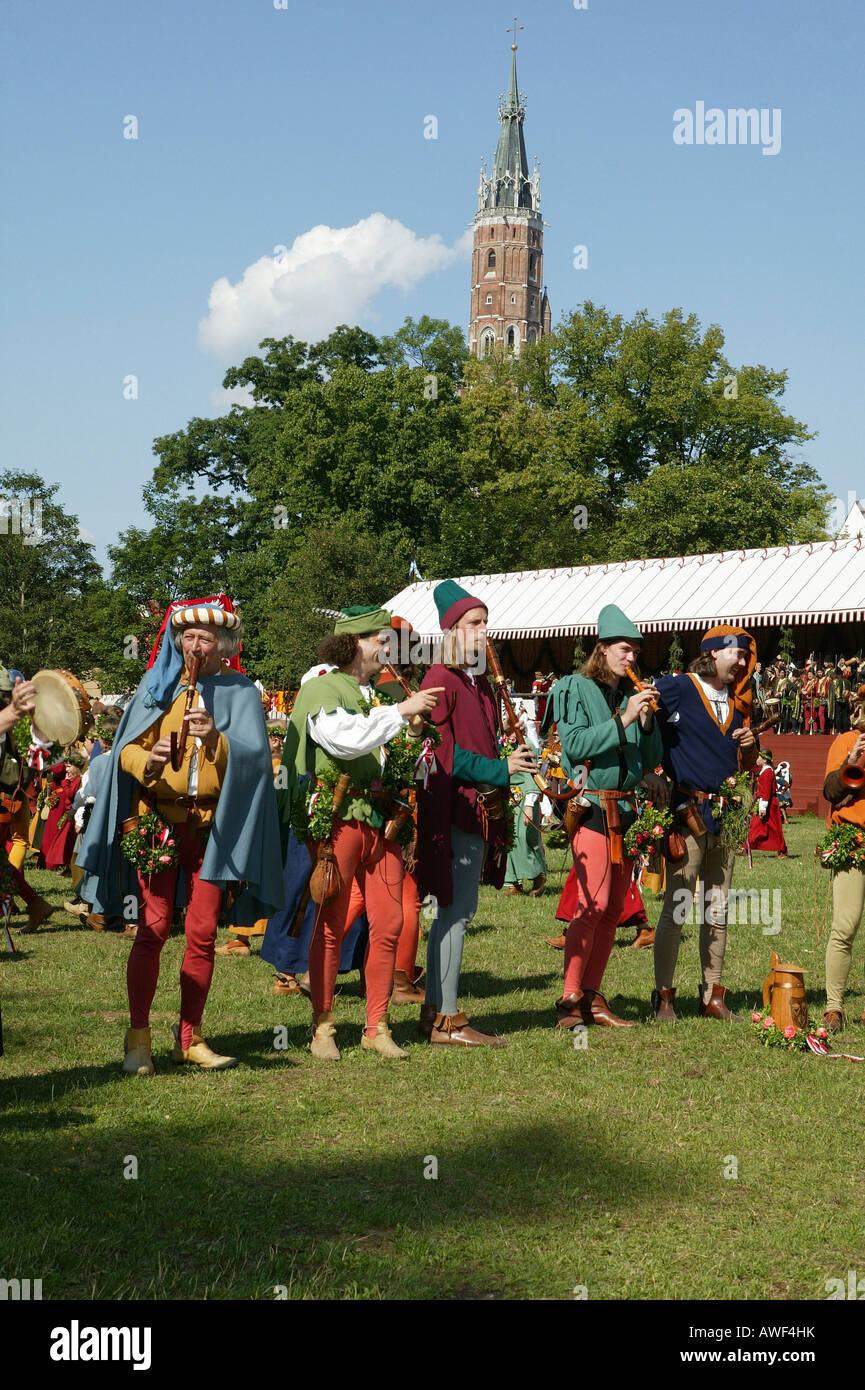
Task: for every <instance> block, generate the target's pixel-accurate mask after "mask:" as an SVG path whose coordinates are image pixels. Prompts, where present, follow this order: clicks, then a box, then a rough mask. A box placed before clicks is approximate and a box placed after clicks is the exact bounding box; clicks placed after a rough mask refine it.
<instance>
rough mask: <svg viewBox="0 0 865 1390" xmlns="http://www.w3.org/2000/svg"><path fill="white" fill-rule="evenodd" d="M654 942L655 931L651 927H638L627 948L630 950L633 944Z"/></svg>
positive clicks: (643, 944) (641, 944) (640, 944)
mask: <svg viewBox="0 0 865 1390" xmlns="http://www.w3.org/2000/svg"><path fill="white" fill-rule="evenodd" d="M654 944H655V933H654V931H653V930H652V928H651V927H640V930H639V931H638V932H637V935H636V937H635V938H634V940H633V941H631V942H630V943H629V946H628V949H629V950H631V949H632V948H633V947H634V946H637V947H639V946H654Z"/></svg>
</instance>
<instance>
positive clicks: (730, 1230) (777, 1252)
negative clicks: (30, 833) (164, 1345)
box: [0, 819, 865, 1299]
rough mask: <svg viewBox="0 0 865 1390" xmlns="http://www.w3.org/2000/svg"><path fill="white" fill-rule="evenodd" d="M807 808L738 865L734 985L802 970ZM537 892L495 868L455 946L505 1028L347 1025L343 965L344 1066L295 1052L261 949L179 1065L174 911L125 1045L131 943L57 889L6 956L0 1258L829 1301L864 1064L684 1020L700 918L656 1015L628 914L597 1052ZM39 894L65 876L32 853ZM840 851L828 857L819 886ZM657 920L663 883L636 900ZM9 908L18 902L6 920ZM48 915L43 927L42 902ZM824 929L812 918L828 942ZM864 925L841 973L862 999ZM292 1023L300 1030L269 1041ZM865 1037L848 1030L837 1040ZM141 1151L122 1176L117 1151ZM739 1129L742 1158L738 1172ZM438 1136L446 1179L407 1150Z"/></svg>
mask: <svg viewBox="0 0 865 1390" xmlns="http://www.w3.org/2000/svg"><path fill="white" fill-rule="evenodd" d="M819 833H820V824H819V822H817V821H815V820H813V819H802V820H799V821H798V822H795V821H794V822H792V823H791V824H790V825H789V826H788V841H789V843H790V849H791V854H792V855H793V856H795V857H793V858H791V859H790V861H789V862H787V863H782V862H779V861H777V860H775V859H774V858H767V857H765V856H758V859H757V862H756V864H755V867H754V869H753V872H751V871H749V869H748V866H747V861H743V860H740V861H739V862H738V865H737V869H736V875H735V878H734V886H736V885H738V886H739V887H743V886H748V887H750V886H755V887H758V888H760V887H779V888H780V889H781V893H782V913H783V930H782V933H781V935H780V936H779V937H774V938H768V937H764V936H763V935H762V933H761V928H760V926H759V925H756V926H746V925H741V926H737V927H735V928H731V931H730V937H729V943H728V953H727V978H726V982H727V983H728V984H729V985H730V986H731V988H732V993H733V1003H734V1007H736V1006H738V1008H739V1009H740V1011H741V1010H746V1011H750V1008H751V1007H752V1005H753V1004H754V1003H756V1001H757V999H758V996H759V990H760V983H761V982H762V979H763V977H764V975H765V974H766V971H767V967H768V962H769V955H770V951H771V949H772V947H773V946H775V947H776V948H777V949H778V950H779V953H781V954H782V955H783V957H784V958H785V959H787V960H789V959H793V960H797V961H798V962H799V963H800V964H802V965H804V966H805V969H806V971H807V975H806V983H807V984H808V986H809V995H810V998H811V1001H812V1006H813V1007H814V1009H815V1010H819V1009H822V1007H823V997H822V984H823V951H822V949H821V948H819V947H818V946H817V942H816V939H815V934H814V925H813V917H814V869H813V846H814V843H815V841H816V839H817V836H818V834H819ZM550 857H551V866H550V867H551V875H550V880H549V883H550V887H549V891H548V892H547V893H546V894H545V896H544V897H543V898H542V899H540V900H532V899H528V898H527V899H524V900H520V899H514V898H503V897H501V896H499V895H497V894H495V893H493V892H491V891H489V890H484V891H483V893H482V896H481V906H480V910H479V913H478V916H477V919H476V924H475V925H474V927H473V928H472V930H471V932H470V934H469V937H468V939H467V943H466V954H465V962H464V964H465V970H464V988H463V998H462V1002H463V1004H464V1006H465V1007H466V1009H467V1011H468V1012H469V1014H470V1016H471V1017H472V1018H473V1020H475V1021H477V1022H478V1023H479V1024H481V1025H482V1026H483V1025H488V1026H489V1027H490V1028H494V1029H497V1030H499V1031H501V1032H502V1033H505V1034H507V1036H508V1039H509V1046H508V1047H507V1048H506V1049H504V1050H502V1051H493V1050H487V1049H478V1050H474V1051H463V1050H461V1049H458V1048H444V1047H442V1048H438V1047H437V1048H432V1047H429V1046H426V1045H422V1044H420V1043H418V1042H417V1041H416V1034H415V1020H416V1015H417V1009H416V1008H414V1007H407V1008H399V1009H394V1010H393V1013H394V1015H395V1018H396V1022H395V1027H394V1034H395V1037H396V1039H397V1041H398V1042H400V1043H402V1044H403V1045H406V1046H408V1048H409V1051H410V1059H409V1060H408V1061H407V1062H399V1063H397V1062H385V1061H384V1060H382V1059H380V1058H378V1057H375V1056H374V1055H370V1054H366V1053H361V1052H360V1050H359V1047H358V1043H359V1037H360V1026H361V1021H362V1018H363V1012H362V1002H361V1000H360V998H359V994H358V980H357V976H356V975H352V976H348V977H343V979H342V982H341V994H340V996H339V999H338V1001H337V1023H338V1027H339V1035H338V1040H339V1042H340V1045H341V1046H342V1047H343V1049H344V1050H343V1059H342V1061H341V1062H340V1063H338V1064H332V1065H327V1064H321V1063H315V1062H313V1061H312V1059H311V1058H310V1056H309V1053H308V1051H307V1050H306V1043H307V1039H308V1026H309V1005H308V1003H307V1001H306V1000H305V999H302V998H297V997H294V996H290V997H279V998H276V997H274V996H273V995H272V994H271V983H272V971H271V970H270V968H269V967H267V966H265V965H264V964H263V963H262V962H260V961H259V960H258V959H256V958H255V957H253V958H250V959H237V958H234V959H232V958H217V966H216V974H215V977H214V984H213V989H212V992H211V996H210V1000H209V1003H208V1009H207V1014H206V1018H205V1030H204V1031H205V1035H206V1036H207V1037H208V1039H209V1040H210V1041H211V1042H212V1043H213V1044H214V1046H216V1047H217V1048H218V1049H219V1050H221V1051H231V1052H233V1053H235V1054H236V1055H237V1056H238V1057H239V1058H240V1060H241V1066H240V1067H239V1068H238V1069H237V1070H235V1071H230V1072H224V1073H219V1074H210V1075H207V1074H203V1073H193V1072H190V1071H189V1070H188V1069H185V1068H184V1069H182V1070H181V1069H175V1068H174V1067H173V1066H172V1064H171V1061H170V1045H171V1040H170V1035H169V1031H168V1027H169V1023H170V1022H171V1020H172V1019H173V1018H174V1017H175V1010H176V1008H177V1002H178V979H177V977H178V969H179V963H180V956H181V952H182V938H181V937H180V936H177V935H175V936H172V938H171V940H170V941H169V943H168V945H167V946H166V948H165V951H164V953H163V958H162V974H161V978H160V986H159V990H158V992H157V996H156V1001H155V1006H154V1007H155V1011H156V1012H155V1014H154V1018H153V1029H154V1059H155V1062H156V1066H157V1075H156V1076H155V1077H153V1078H151V1079H138V1078H132V1077H130V1078H126V1077H124V1076H123V1075H122V1073H121V1070H120V1058H121V1048H122V1038H123V1029H124V1021H125V1017H126V1014H125V1007H126V991H125V970H124V966H125V960H126V956H127V952H128V949H129V948H128V944H127V943H125V942H122V941H121V940H119V938H118V937H117V936H116V935H113V934H112V935H108V934H104V935H97V934H96V933H93V932H90V931H85V930H79V929H77V927H75V926H73V925H72V923H71V920H70V919H69V918H68V917H66V916H65V915H62V914H58V915H57V916H56V917H54V918H52V919H51V920H50V922H49V923H47V924H46V927H45V928H43V929H42V930H41V931H40V932H39V934H38V935H37V936H32V937H26V936H25V937H20V936H17V935H16V944H17V945H18V946H19V947H20V954H19V955H18V956H16V957H10V956H9V955H8V954H3V955H2V956H0V997H2V1006H3V1022H4V1028H5V1038H6V1055H5V1057H4V1058H2V1059H0V1102H2V1104H0V1128H2V1134H3V1145H2V1152H3V1156H4V1157H3V1176H4V1188H5V1200H4V1222H3V1228H2V1235H0V1275H2V1276H3V1277H6V1278H11V1277H15V1276H17V1277H19V1278H28V1277H29V1278H31V1279H36V1278H41V1279H42V1281H43V1297H44V1298H53V1299H62V1298H96V1299H101V1298H157V1299H172V1298H175V1299H176V1298H181V1299H183V1298H215V1299H229V1298H243V1299H250V1298H273V1297H274V1296H276V1295H275V1290H276V1289H277V1288H282V1289H287V1292H288V1297H290V1298H313V1297H329V1298H347V1299H391V1298H412V1299H417V1298H450V1299H454V1298H465V1299H471V1298H533V1299H538V1298H542V1299H569V1298H573V1297H574V1289H575V1287H577V1286H585V1288H586V1290H587V1294H588V1297H589V1298H590V1299H601V1298H606V1299H625V1298H627V1299H641V1298H661V1299H683V1298H697V1299H707V1298H732V1299H773V1298H798V1299H824V1298H825V1297H826V1291H825V1283H826V1280H827V1279H830V1278H834V1277H841V1278H846V1274H847V1270H848V1269H850V1268H859V1269H861V1268H862V1260H863V1252H865V1212H863V1205H865V1204H863V1195H862V1178H861V1143H862V1140H861V1115H862V1103H863V1096H865V1065H858V1064H856V1063H852V1062H840V1061H839V1062H828V1061H823V1060H821V1059H819V1058H816V1057H811V1056H807V1055H802V1054H794V1055H788V1054H785V1053H778V1052H774V1051H769V1050H767V1049H763V1048H762V1047H760V1046H759V1044H758V1043H757V1041H756V1040H755V1039H754V1038H753V1036H752V1034H751V1032H750V1029H749V1028H746V1027H741V1028H731V1027H729V1026H727V1025H722V1024H719V1023H715V1022H713V1021H709V1020H702V1019H700V1018H698V1017H697V1004H696V983H697V978H698V969H697V940H696V935H697V933H696V928H695V927H686V928H685V929H684V933H683V945H682V952H681V956H680V960H679V973H678V980H677V983H678V986H679V996H680V1003H681V1012H682V1015H683V1017H682V1020H681V1022H680V1023H679V1024H677V1025H676V1026H675V1027H669V1026H666V1027H664V1026H661V1025H658V1024H656V1023H654V1021H652V1022H645V1020H647V1018H648V1016H649V1004H648V1000H649V992H650V989H651V983H652V978H651V973H652V960H651V951H630V950H627V949H625V944H626V941H627V940H630V939H631V937H632V935H633V934H632V933H630V934H627V935H626V934H625V933H622V932H620V933H619V939H618V941H617V944H616V947H615V948H614V950H613V954H612V957H611V960H610V965H609V967H608V971H607V977H606V992H607V995H608V997H609V999H610V1002H611V1003H613V1005H614V1007H615V1008H616V1009H617V1010H618V1011H621V1012H622V1013H623V1014H625V1015H626V1016H628V1017H631V1018H635V1019H641V1020H644V1023H643V1026H642V1027H640V1028H639V1029H633V1030H612V1029H598V1028H595V1029H592V1030H590V1032H589V1033H588V1035H587V1037H588V1047H587V1049H586V1050H576V1049H575V1048H574V1046H573V1041H574V1040H573V1037H572V1035H571V1034H570V1033H567V1032H565V1031H556V1029H555V1028H554V1027H553V1026H552V1025H553V1023H554V1020H555V1014H554V1011H553V1009H552V1004H553V1001H554V999H555V998H556V997H557V995H558V993H559V992H560V984H561V981H560V970H561V965H562V956H561V954H559V953H556V952H554V951H552V950H551V949H550V948H549V947H547V946H546V945H545V944H544V937H545V936H550V935H553V934H554V932H555V928H554V924H553V913H554V911H555V905H556V901H557V894H556V887H557V885H558V883H559V882H560V878H561V875H560V873H559V872H558V866H559V865H560V863H561V861H562V859H563V856H562V854H561V853H555V854H551V856H550ZM31 881H33V882H34V884H36V886H38V887H40V888H41V889H42V890H43V891H46V893H47V895H48V896H49V897H50V898H51V900H52V901H55V902H58V903H59V902H62V900H63V898H64V897H65V896H68V889H69V882H68V880H59V879H57V878H56V877H55V876H53V875H50V874H41V875H40V874H36V873H34V874H32V875H31ZM827 885H828V875H827V874H825V873H824V871H822V870H821V871H820V875H819V878H818V881H817V891H818V898H819V907H820V912H821V913H822V911H823V910H824V906H825V902H826V889H827ZM648 910H649V915H650V920H652V921H654V920H655V919H656V917H657V912H658V904H657V903H655V902H654V901H653V902H650V903H649V904H648ZM18 920H21V919H18ZM55 924H56V925H55ZM825 940H826V936H825V930H824V936H823V943H824V946H825ZM863 952H865V940H862V939H861V938H860V940H859V941H858V942H857V954H856V958H855V962H854V970H853V973H852V975H851V985H852V987H853V988H852V991H851V995H850V998H849V1008H850V1015H851V1018H853V1019H857V1018H858V1016H859V1014H860V1012H861V1010H862V1006H863V1003H865V999H863V992H862V981H863V970H862V957H863ZM281 1024H285V1025H286V1027H287V1030H288V1041H289V1046H288V1049H287V1051H280V1052H277V1051H274V1048H273V1043H274V1029H275V1028H277V1027H278V1026H279V1025H281ZM838 1045H839V1046H843V1047H845V1048H846V1049H847V1050H849V1051H851V1052H860V1053H865V1027H862V1026H861V1025H859V1024H857V1023H855V1022H854V1023H852V1024H851V1025H850V1026H849V1027H848V1029H847V1032H846V1033H845V1034H844V1035H843V1038H842V1041H841V1042H840V1043H839V1044H838ZM129 1156H132V1157H134V1158H136V1159H137V1165H138V1177H137V1179H127V1178H124V1169H127V1170H129V1169H130V1168H131V1167H132V1164H131V1163H129V1162H128V1158H129ZM730 1156H733V1157H734V1158H735V1160H736V1164H737V1166H738V1176H737V1177H736V1178H732V1179H731V1178H725V1177H724V1170H725V1165H726V1167H727V1169H728V1170H729V1169H730V1168H731V1167H732V1165H731V1163H730ZM431 1158H435V1159H436V1160H437V1167H438V1176H437V1178H428V1177H425V1176H424V1172H425V1169H426V1170H427V1171H430V1170H431V1169H432V1168H433V1166H434V1165H433V1164H432V1163H431V1162H430V1161H429V1160H430V1159H431Z"/></svg>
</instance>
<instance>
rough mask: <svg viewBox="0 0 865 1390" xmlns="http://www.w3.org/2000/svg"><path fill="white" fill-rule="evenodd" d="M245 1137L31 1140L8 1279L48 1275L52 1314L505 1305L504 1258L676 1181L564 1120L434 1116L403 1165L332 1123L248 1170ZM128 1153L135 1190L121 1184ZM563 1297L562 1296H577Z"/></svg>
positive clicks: (189, 1129) (21, 1157)
mask: <svg viewBox="0 0 865 1390" xmlns="http://www.w3.org/2000/svg"><path fill="white" fill-rule="evenodd" d="M148 1084H150V1083H148ZM241 1123H242V1122H240V1121H239V1122H238V1124H237V1125H235V1126H231V1125H226V1126H225V1127H224V1128H223V1129H222V1130H221V1131H220V1132H219V1133H214V1129H213V1126H212V1124H207V1123H195V1122H191V1121H190V1117H189V1116H188V1115H185V1116H184V1119H183V1121H182V1122H178V1120H176V1119H172V1120H171V1121H170V1122H169V1121H168V1119H167V1116H166V1119H165V1121H164V1122H162V1123H160V1122H159V1120H158V1119H157V1118H154V1117H153V1116H147V1117H144V1118H142V1121H141V1123H140V1124H136V1123H134V1122H133V1121H132V1120H130V1119H127V1120H125V1121H119V1122H118V1123H117V1124H116V1125H115V1126H114V1127H113V1128H112V1130H111V1131H110V1132H109V1133H107V1134H106V1133H104V1132H96V1133H91V1134H89V1135H88V1136H87V1140H88V1141H92V1142H87V1146H86V1148H85V1149H83V1150H82V1149H81V1148H79V1149H77V1150H76V1151H75V1153H74V1154H71V1153H70V1147H69V1143H68V1138H67V1139H65V1140H64V1139H62V1138H61V1136H59V1135H58V1136H56V1137H55V1136H54V1135H53V1134H52V1133H51V1130H50V1127H49V1126H44V1127H43V1128H42V1130H41V1132H40V1133H39V1135H38V1137H33V1138H28V1137H25V1135H22V1136H21V1137H20V1139H19V1141H18V1142H17V1143H16V1145H15V1147H14V1150H13V1151H12V1153H10V1155H9V1158H10V1160H11V1161H10V1162H9V1163H8V1166H7V1174H8V1177H9V1180H10V1182H15V1179H16V1177H21V1179H22V1181H21V1185H20V1187H19V1185H18V1183H16V1184H15V1188H16V1193H18V1194H19V1195H18V1196H17V1197H16V1208H15V1214H14V1223H13V1225H14V1229H12V1228H11V1227H10V1228H9V1235H8V1237H7V1239H9V1240H10V1241H12V1242H14V1246H15V1255H16V1261H15V1262H16V1265H21V1266H22V1267H24V1266H25V1265H26V1267H27V1268H28V1269H29V1268H30V1267H31V1265H32V1267H33V1268H34V1269H38V1270H39V1273H40V1277H41V1278H43V1280H44V1281H45V1285H46V1290H47V1296H48V1297H50V1298H53V1299H64V1298H76V1297H82V1296H86V1297H92V1298H95V1299H104V1298H116V1297H128V1298H145V1297H147V1298H157V1299H172V1298H196V1297H210V1298H231V1297H235V1298H237V1297H240V1298H244V1297H245V1298H250V1297H253V1298H254V1297H259V1298H272V1297H273V1291H274V1286H278V1285H290V1287H291V1289H292V1295H293V1296H295V1297H303V1296H307V1297H309V1296H314V1297H322V1298H346V1297H347V1298H353V1297H360V1298H370V1297H372V1298H379V1299H381V1298H406V1297H408V1298H424V1299H428V1298H430V1297H439V1298H454V1299H472V1298H488V1297H495V1296H503V1297H507V1296H511V1297H513V1296H518V1295H519V1294H520V1292H522V1289H521V1285H520V1282H519V1279H518V1277H517V1276H516V1275H515V1274H514V1273H513V1272H512V1270H513V1261H512V1259H511V1256H510V1254H509V1253H508V1252H509V1251H511V1250H512V1249H514V1248H519V1247H520V1245H521V1244H524V1243H525V1242H529V1243H530V1244H532V1243H534V1242H536V1240H537V1238H538V1228H539V1227H542V1226H543V1224H544V1223H548V1226H549V1227H552V1228H553V1229H555V1228H558V1227H559V1226H560V1227H561V1230H562V1239H563V1241H564V1242H565V1243H567V1241H568V1240H570V1239H572V1238H573V1234H574V1226H575V1224H576V1222H577V1217H579V1220H580V1221H585V1220H586V1218H588V1217H591V1216H595V1215H598V1214H601V1215H602V1216H604V1217H605V1218H606V1217H608V1216H609V1214H610V1213H618V1212H637V1213H639V1211H641V1210H642V1209H643V1208H644V1207H645V1204H646V1202H647V1201H649V1200H651V1198H652V1194H653V1192H656V1193H657V1194H658V1196H660V1194H661V1191H662V1189H663V1187H664V1182H666V1181H667V1179H668V1178H669V1174H667V1175H665V1177H664V1179H663V1181H662V1179H661V1177H659V1175H658V1173H657V1171H656V1165H654V1164H653V1162H652V1159H651V1155H648V1154H647V1155H646V1156H645V1157H642V1156H638V1157H630V1158H625V1157H623V1156H622V1154H621V1153H616V1152H614V1151H613V1150H612V1149H611V1148H610V1147H609V1146H608V1145H607V1144H606V1143H605V1142H604V1141H603V1139H601V1138H599V1136H597V1135H585V1136H581V1135H579V1133H578V1132H577V1131H576V1130H575V1127H574V1126H573V1125H572V1124H571V1123H570V1122H560V1123H554V1124H529V1125H525V1124H524V1125H498V1126H496V1128H495V1131H494V1132H493V1133H487V1134H486V1135H485V1137H483V1138H481V1137H480V1136H479V1135H478V1134H477V1133H469V1134H466V1136H465V1138H464V1139H463V1138H460V1139H459V1140H455V1139H453V1138H450V1139H449V1140H447V1141H444V1140H442V1139H441V1137H440V1131H438V1133H439V1137H436V1132H437V1126H436V1122H435V1117H433V1116H430V1117H429V1132H428V1134H426V1135H423V1134H421V1135H419V1136H418V1138H417V1140H416V1141H415V1142H412V1140H411V1139H408V1140H407V1139H406V1138H402V1139H401V1140H400V1141H399V1148H398V1151H397V1152H394V1145H393V1143H392V1142H388V1143H386V1144H385V1145H379V1146H375V1145H372V1144H369V1145H367V1146H366V1151H364V1152H359V1151H358V1150H359V1149H361V1148H363V1141H362V1139H361V1138H359V1137H358V1135H356V1134H355V1135H354V1136H352V1137H351V1138H349V1139H347V1140H346V1139H344V1138H343V1136H342V1134H341V1133H340V1130H339V1127H338V1126H337V1127H336V1128H335V1129H334V1131H333V1133H332V1135H331V1136H330V1141H329V1143H328V1147H327V1149H325V1150H323V1149H322V1147H321V1133H318V1135H317V1136H316V1138H317V1140H318V1144H317V1146H315V1145H314V1146H312V1147H310V1144H309V1141H308V1139H307V1137H306V1135H307V1133H308V1131H307V1132H304V1131H301V1130H299V1131H298V1132H297V1133H296V1135H295V1136H294V1138H295V1139H296V1143H292V1135H291V1132H290V1131H289V1132H288V1133H287V1134H286V1137H285V1140H284V1141H283V1142H282V1144H281V1146H280V1150H279V1152H278V1154H276V1153H274V1151H273V1146H272V1145H271V1147H270V1148H269V1149H268V1150H265V1151H264V1152H262V1151H261V1150H260V1149H257V1148H256V1147H255V1146H254V1145H253V1146H251V1147H250V1148H249V1149H248V1150H246V1151H245V1152H244V1154H243V1159H242V1162H239V1161H238V1151H237V1142H238V1132H237V1131H238V1129H239V1128H240V1125H241ZM340 1150H342V1151H340ZM130 1154H133V1155H135V1156H136V1157H137V1162H138V1164H139V1169H138V1173H139V1178H138V1180H137V1181H135V1182H128V1181H124V1180H123V1177H124V1174H123V1165H124V1163H125V1162H126V1161H127V1160H128V1157H129V1155H130ZM433 1157H434V1158H435V1160H436V1163H437V1172H436V1174H435V1179H436V1180H435V1181H429V1180H425V1170H426V1175H427V1177H429V1176H430V1173H429V1160H430V1158H433ZM23 1174H28V1175H29V1176H30V1177H33V1176H34V1175H37V1176H38V1177H39V1178H40V1181H39V1183H38V1184H34V1183H32V1182H31V1183H30V1184H25V1183H24V1182H23ZM55 1175H56V1176H55ZM577 1203H578V1205H577ZM573 1259H574V1261H575V1262H576V1264H577V1265H578V1266H579V1252H578V1251H576V1250H575V1251H574V1252H573ZM34 1260H35V1261H36V1263H33V1261H34ZM22 1261H23V1264H22ZM28 1262H29V1263H28ZM565 1263H566V1266H567V1261H566V1262H565ZM569 1281H570V1282H573V1280H572V1278H570V1276H569ZM553 1283H554V1285H555V1287H551V1296H552V1297H568V1296H569V1287H567V1286H566V1284H567V1281H566V1282H564V1283H562V1286H561V1288H559V1286H558V1284H559V1281H558V1279H555V1280H553Z"/></svg>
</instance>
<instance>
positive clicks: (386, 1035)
mask: <svg viewBox="0 0 865 1390" xmlns="http://www.w3.org/2000/svg"><path fill="white" fill-rule="evenodd" d="M360 1045H361V1048H362V1050H363V1051H364V1052H377V1053H378V1054H379V1056H380V1057H390V1058H391V1059H392V1060H394V1061H398V1060H401V1059H403V1060H404V1059H405V1058H407V1057H408V1053H407V1052H404V1051H403V1049H402V1048H401V1047H397V1045H396V1043H395V1042H394V1040H393V1035H392V1033H391V1031H390V1028H389V1027H388V1019H387V1015H385V1017H384V1018H380V1019H379V1021H378V1023H377V1025H376V1030H375V1037H374V1038H368V1037H367V1035H366V1031H365V1030H364V1032H363V1034H362V1035H361V1039H360Z"/></svg>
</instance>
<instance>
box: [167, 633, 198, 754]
mask: <svg viewBox="0 0 865 1390" xmlns="http://www.w3.org/2000/svg"><path fill="white" fill-rule="evenodd" d="M201 660H202V658H201V657H200V656H193V657H192V659H191V661H190V663H189V682H188V684H187V686H186V703H185V705H184V706H183V723H182V724H181V726H180V737H179V738H178V736H177V734H176V733H174V732H172V734H171V766H172V769H173V770H174V771H175V772H179V771H180V769H181V768H182V767H183V759H184V757H185V756H186V740H187V738H188V736H189V723H188V721H187V718H186V716H187V714H189V712H190V710H191V709H192V702H193V700H194V699H195V697H196V695H197V693H198V689H197V687H198V673H199V671H200V670H201Z"/></svg>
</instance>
